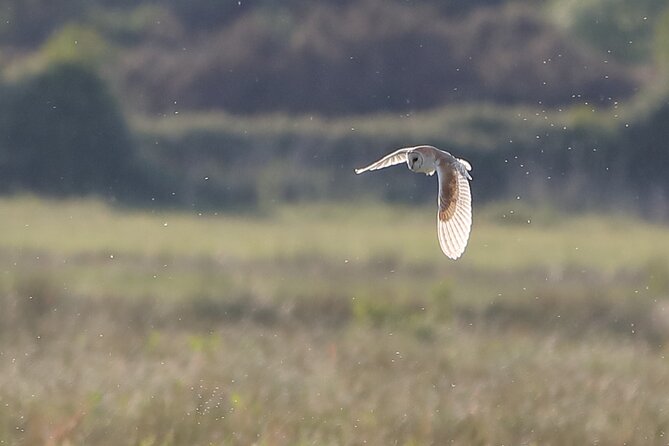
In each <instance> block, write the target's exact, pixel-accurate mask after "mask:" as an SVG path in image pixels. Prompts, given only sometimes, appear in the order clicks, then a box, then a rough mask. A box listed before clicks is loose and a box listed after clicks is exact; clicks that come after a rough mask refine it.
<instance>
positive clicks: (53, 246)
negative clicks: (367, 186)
mask: <svg viewBox="0 0 669 446" xmlns="http://www.w3.org/2000/svg"><path fill="white" fill-rule="evenodd" d="M408 211H411V212H408ZM0 212H2V215H3V216H7V218H3V221H2V222H0V266H1V267H2V268H0V274H1V275H0V292H1V297H2V299H1V300H0V441H1V442H2V443H4V444H26V445H32V444H53V445H56V444H94V445H105V444H109V445H112V444H113V445H118V444H128V445H170V444H174V445H176V444H193V445H200V444H202V445H205V444H231V445H235V444H239V445H247V444H258V445H296V444H297V445H299V444H305V445H306V444H317V445H328V444H332V445H335V444H378V445H387V444H398V445H419V444H421V445H422V444H435V445H441V444H462V445H472V444H481V445H488V444H490V445H492V444H528V445H532V444H628V445H632V444H639V445H641V444H643V445H646V444H667V443H669V440H667V434H666V431H667V429H669V411H668V410H667V408H666V401H668V400H669V390H667V389H669V385H668V384H669V368H668V367H667V365H668V363H667V361H668V360H667V358H666V357H665V354H666V353H667V348H666V347H665V344H666V342H667V340H669V300H667V298H669V282H667V280H666V277H667V276H668V275H669V263H668V259H667V254H666V249H665V247H666V246H669V230H667V228H665V227H662V226H659V225H651V224H647V223H643V222H640V221H635V220H632V219H628V218H621V217H615V218H613V217H610V216H609V217H597V216H583V217H561V218H559V219H555V218H552V217H551V218H547V217H546V216H545V214H542V213H539V212H535V213H534V214H533V215H531V216H530V219H531V220H532V222H531V223H530V224H527V223H526V222H525V223H524V222H523V219H519V220H518V221H515V222H512V223H509V222H508V220H507V219H506V217H503V216H502V214H501V213H500V212H499V211H498V210H495V209H493V208H491V209H489V210H487V211H484V212H482V213H481V215H480V216H479V218H478V219H477V220H476V226H475V232H474V234H473V237H472V241H471V246H470V249H469V250H468V252H467V254H466V256H465V257H464V258H463V259H462V261H461V262H457V263H453V262H448V261H447V260H446V259H443V258H442V257H441V256H440V254H439V253H438V248H437V245H436V241H435V240H434V237H433V235H434V234H433V231H432V229H433V224H432V223H433V222H432V218H431V217H432V213H431V212H427V211H426V210H425V209H412V210H407V209H400V208H383V207H378V208H373V209H369V208H367V209H365V208H364V207H362V206H361V207H360V208H359V209H358V208H355V207H350V206H349V207H344V206H325V205H323V206H308V207H301V208H295V207H293V208H285V209H278V210H276V212H274V213H272V214H268V215H263V216H240V215H222V216H221V215H219V216H215V215H207V216H198V215H188V214H185V213H173V212H156V213H148V212H137V211H129V210H119V209H112V208H107V207H105V206H103V205H101V204H99V203H96V202H83V203H82V202H44V201H41V200H36V199H29V198H21V199H11V200H3V201H0ZM525 212H528V211H525ZM428 214H429V215H428ZM379 222H383V224H378V223H379ZM164 223H167V226H164ZM398 234H400V237H397V235H398ZM575 248H579V249H575ZM112 256H113V258H112Z"/></svg>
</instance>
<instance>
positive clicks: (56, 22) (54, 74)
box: [0, 0, 669, 218]
mask: <svg viewBox="0 0 669 446" xmlns="http://www.w3.org/2000/svg"><path fill="white" fill-rule="evenodd" d="M0 13H1V14H2V21H1V22H0V42H1V44H0V74H1V75H2V86H1V88H0V96H1V99H2V100H1V101H0V104H2V113H1V115H0V116H1V117H2V119H1V120H0V129H1V133H2V134H3V135H5V136H4V137H3V138H2V139H0V172H1V173H2V174H1V175H0V178H2V179H1V180H0V191H4V192H5V193H7V192H16V191H21V190H29V191H35V192H48V193H51V194H56V195H83V194H90V193H93V194H97V195H101V196H106V197H112V198H114V199H117V200H120V201H125V202H139V203H148V202H149V200H150V201H151V202H153V203H155V202H158V203H161V204H168V205H176V206H195V207H200V208H208V207H221V206H230V207H240V206H243V207H250V208H257V207H262V206H263V205H266V204H267V203H270V202H284V201H290V202H295V201H301V200H313V199H350V198H351V197H357V196H361V195H362V196H365V197H368V198H383V199H385V200H391V201H401V200H411V201H415V200H417V199H418V198H417V197H423V196H425V197H431V195H432V194H431V193H423V192H432V190H431V189H432V188H431V186H432V185H431V184H428V183H426V182H424V181H420V180H418V179H416V178H411V177H410V176H409V177H408V176H406V175H403V173H404V172H397V171H396V172H393V171H390V172H388V173H386V174H384V176H383V177H380V176H370V177H369V178H363V179H360V180H355V181H354V180H353V179H352V177H350V176H349V175H348V174H349V173H350V171H351V169H352V167H354V166H355V165H358V164H360V163H366V162H369V161H370V160H372V159H374V158H375V157H377V156H379V155H381V154H382V153H385V152H386V151H388V150H390V149H392V148H394V147H396V146H401V145H406V144H412V143H418V142H420V143H430V144H434V145H437V146H439V147H442V148H444V149H448V150H452V151H453V152H455V153H458V154H460V155H462V156H463V157H465V158H470V159H471V160H472V161H473V163H474V165H475V166H476V177H477V181H476V182H475V183H474V185H473V187H474V193H475V196H476V198H477V200H491V199H499V198H509V197H511V198H513V197H515V196H517V195H522V196H523V198H525V199H527V200H534V201H535V202H538V201H542V202H543V201H546V200H548V201H550V202H552V203H554V204H556V205H559V206H564V207H566V208H571V209H590V208H608V209H610V208H620V207H622V208H624V209H626V210H630V211H639V212H642V213H644V214H645V215H647V216H652V217H659V218H664V217H667V216H668V215H669V208H668V207H667V202H669V200H667V194H668V191H669V179H668V178H669V177H668V176H667V175H666V174H665V172H664V171H665V169H664V167H663V166H666V164H667V150H666V148H665V145H664V142H665V141H666V140H667V138H666V136H667V135H666V133H667V130H666V125H664V123H665V118H666V116H667V115H668V114H669V105H667V97H669V93H667V91H668V90H669V85H668V84H669V82H667V78H668V77H667V76H668V75H667V71H668V70H669V34H668V31H667V29H669V8H667V6H666V3H665V2H664V1H662V0H643V1H640V2H634V3H632V2H629V1H625V0H615V1H613V0H587V1H548V0H546V1H542V2H529V1H503V0H494V1H493V0H480V1H459V0H451V1H446V2H437V1H427V0H426V1H391V2H382V1H379V0H364V1H360V2H350V1H343V0H338V1H335V0H332V1H321V2H317V3H313V2H305V1H301V0H291V1H286V2H280V3H278V2H273V1H260V0H255V1H254V0H251V1H243V2H224V4H221V2H219V1H213V0H197V1H192V2H187V3H186V2H180V1H163V2H155V1H149V0H146V1H141V2H122V1H121V2H119V1H113V2H112V1H105V0H95V1H76V0H71V1H68V2H66V4H65V6H61V5H59V6H56V5H55V4H53V3H52V2H48V1H40V0H31V1H27V2H26V1H19V0H15V1H12V0H3V1H2V2H0ZM73 123H77V124H78V125H76V126H73V125H71V124H73ZM65 129H69V130H65ZM75 129H76V130H75ZM45 141H49V144H44V142H45ZM93 160H95V161H93ZM40 166H42V167H40ZM45 166H48V169H46V170H48V172H46V171H45V170H44V169H45ZM33 168H35V169H36V170H33ZM39 169H42V170H39ZM639 178H643V179H644V181H639ZM407 188H408V190H409V191H410V193H409V194H406V193H403V192H402V191H405V190H407ZM521 192H522V193H521ZM430 200H431V198H430Z"/></svg>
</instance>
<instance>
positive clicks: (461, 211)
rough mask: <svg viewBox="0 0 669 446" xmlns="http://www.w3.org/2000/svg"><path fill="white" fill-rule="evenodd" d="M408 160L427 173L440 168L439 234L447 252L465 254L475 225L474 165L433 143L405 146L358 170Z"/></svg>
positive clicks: (412, 167)
mask: <svg viewBox="0 0 669 446" xmlns="http://www.w3.org/2000/svg"><path fill="white" fill-rule="evenodd" d="M404 162H406V163H407V166H409V170H411V171H412V172H416V173H424V174H426V175H434V172H435V171H436V172H437V177H438V180H439V196H438V200H437V203H438V205H439V210H438V212H437V238H438V239H439V246H440V247H441V250H442V251H443V253H444V254H446V256H447V257H449V258H451V259H454V260H455V259H457V258H458V257H460V256H461V255H462V253H463V252H464V250H465V247H466V246H467V241H468V240H469V232H470V230H471V227H472V196H471V193H470V191H469V181H468V180H471V179H472V177H471V176H470V175H469V172H468V171H470V170H472V166H471V165H470V164H469V163H468V162H467V161H465V160H463V159H459V158H456V157H454V156H453V155H451V154H450V153H448V152H444V151H443V150H439V149H437V148H436V147H432V146H416V147H405V148H403V149H399V150H396V151H395V152H393V153H391V154H390V155H387V156H385V157H383V158H381V159H380V160H378V161H377V162H375V163H373V164H370V165H369V166H367V167H363V168H362V169H355V173H356V174H361V173H363V172H367V171H368V170H377V169H383V168H384V167H389V166H394V165H395V164H400V163H404Z"/></svg>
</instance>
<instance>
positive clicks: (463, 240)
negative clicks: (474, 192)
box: [437, 162, 472, 260]
mask: <svg viewBox="0 0 669 446" xmlns="http://www.w3.org/2000/svg"><path fill="white" fill-rule="evenodd" d="M437 175H438V176H439V211H438V212H437V236H438V238H439V246H440V247H441V250H442V251H443V253H444V254H446V256H447V257H449V258H451V259H454V260H455V259H457V258H458V257H460V256H461V255H462V253H463V252H464V251H465V247H466V246H467V242H468V241H469V233H470V231H471V228H472V196H471V192H470V190H469V181H468V180H467V178H466V177H465V176H464V175H462V174H461V173H460V172H458V170H457V169H455V168H454V167H453V165H452V164H450V163H447V162H438V163H437Z"/></svg>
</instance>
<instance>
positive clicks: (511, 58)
mask: <svg viewBox="0 0 669 446" xmlns="http://www.w3.org/2000/svg"><path fill="white" fill-rule="evenodd" d="M604 59H605V58H604V57H602V56H600V55H598V54H597V53H595V52H593V51H590V50H588V49H586V48H583V47H581V46H579V45H576V44H575V43H574V42H573V41H571V40H569V39H568V38H566V37H565V36H564V35H563V34H561V33H559V32H558V31H557V30H556V29H554V28H553V27H551V26H550V25H549V24H548V23H547V22H546V21H545V20H544V19H543V18H542V17H541V16H540V15H538V14H536V13H534V12H532V11H531V10H529V11H528V9H527V8H525V7H519V6H509V7H506V6H505V7H500V8H496V9H485V10H482V11H478V10H476V11H473V12H472V13H470V14H467V15H465V16H464V17H460V16H457V17H455V16H454V17H451V16H448V15H441V14H439V13H438V12H437V11H435V9H434V8H433V7H431V6H429V5H427V6H426V5H425V4H421V5H405V4H401V3H394V2H393V3H389V2H381V1H378V0H366V1H363V2H355V3H352V4H350V5H345V6H341V5H340V6H336V7H335V6H332V5H327V4H318V5H312V6H311V7H309V8H305V11H301V12H295V11H291V10H284V11H278V12H277V11H275V10H272V9H268V8H257V9H253V10H251V11H249V12H248V13H246V14H241V15H240V16H239V17H238V18H237V19H236V20H234V21H232V22H231V23H230V24H229V25H228V26H225V27H221V28H217V29H216V30H215V31H213V32H209V33H207V37H206V38H203V39H197V40H195V41H193V42H191V43H190V44H189V45H188V48H187V50H184V48H183V47H182V46H179V47H174V48H173V47H162V48H161V47H156V46H155V45H153V44H151V45H140V46H138V47H137V48H136V49H134V50H133V51H131V52H130V53H128V54H127V55H126V58H125V63H124V64H123V65H122V66H121V68H122V71H123V73H122V76H123V78H124V79H125V85H126V86H127V88H129V89H131V90H132V91H141V92H143V93H144V94H145V95H144V96H143V97H144V98H145V103H144V106H145V107H147V108H148V109H149V110H152V111H165V110H170V109H172V108H174V106H175V105H174V104H175V103H176V104H177V108H179V109H184V108H188V109H225V110H228V111H232V112H241V113H252V112H259V111H269V110H273V111H289V112H300V113H307V112H308V113H325V114H348V113H364V112H371V111H378V110H396V111H413V110H418V109H425V108H431V107H436V106H440V105H443V104H446V103H454V102H457V103H459V102H463V101H468V100H472V99H477V100H486V101H495V102H501V103H529V104H537V103H541V104H544V105H558V104H569V103H572V102H575V101H591V102H608V101H610V100H611V98H612V100H619V99H621V98H625V97H627V96H629V95H630V94H631V93H632V89H633V87H634V81H633V79H632V77H631V76H630V74H629V73H628V72H627V71H625V69H623V68H622V67H620V66H617V65H616V64H615V63H614V61H613V60H606V61H604ZM135 96H136V95H135Z"/></svg>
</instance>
